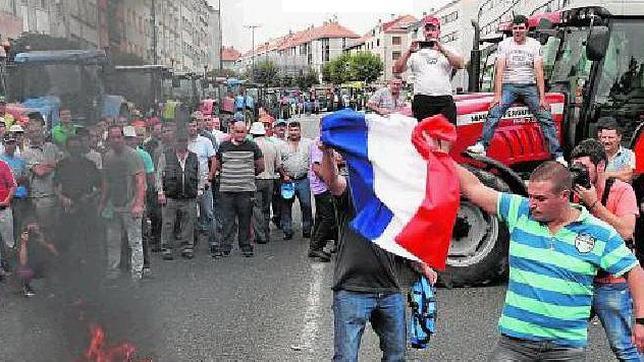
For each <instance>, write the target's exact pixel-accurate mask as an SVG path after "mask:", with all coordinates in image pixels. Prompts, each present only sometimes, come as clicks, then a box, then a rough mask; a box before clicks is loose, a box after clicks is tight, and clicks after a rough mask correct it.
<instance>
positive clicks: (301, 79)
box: [295, 67, 320, 89]
mask: <svg viewBox="0 0 644 362" xmlns="http://www.w3.org/2000/svg"><path fill="white" fill-rule="evenodd" d="M319 79H320V77H319V74H318V72H317V71H316V70H315V69H313V68H310V67H309V69H307V70H306V72H305V71H302V70H301V71H300V73H299V74H298V75H297V77H295V83H296V85H297V86H298V87H300V89H309V88H311V86H313V85H315V84H318V83H320V80H319Z"/></svg>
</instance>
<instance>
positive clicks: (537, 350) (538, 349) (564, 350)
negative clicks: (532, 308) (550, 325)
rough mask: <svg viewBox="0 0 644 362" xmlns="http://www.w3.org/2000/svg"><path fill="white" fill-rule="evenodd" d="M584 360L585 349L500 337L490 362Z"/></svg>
mask: <svg viewBox="0 0 644 362" xmlns="http://www.w3.org/2000/svg"><path fill="white" fill-rule="evenodd" d="M585 360H586V349H585V348H575V347H566V346H560V345H557V344H554V343H552V342H548V341H542V342H537V341H528V340H525V339H518V338H511V337H508V336H503V335H502V336H501V338H500V339H499V342H498V343H497V345H496V348H495V349H494V352H493V354H492V357H491V358H490V361H494V362H496V361H498V362H509V361H517V362H518V361H526V362H527V361H575V362H583V361H585Z"/></svg>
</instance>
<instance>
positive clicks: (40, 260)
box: [16, 215, 59, 298]
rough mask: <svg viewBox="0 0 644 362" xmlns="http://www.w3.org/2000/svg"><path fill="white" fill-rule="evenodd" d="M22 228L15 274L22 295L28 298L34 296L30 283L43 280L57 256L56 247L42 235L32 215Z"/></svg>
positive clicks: (27, 217) (26, 218) (26, 219)
mask: <svg viewBox="0 0 644 362" xmlns="http://www.w3.org/2000/svg"><path fill="white" fill-rule="evenodd" d="M23 224H24V228H23V231H22V232H21V233H20V238H19V240H18V267H17V268H16V274H17V276H18V279H19V280H20V282H21V284H22V293H23V295H24V296H25V297H27V298H30V297H33V296H34V295H36V292H35V291H34V289H33V287H32V286H31V281H32V280H33V279H36V278H44V277H46V276H47V274H49V272H50V271H51V270H52V269H53V268H54V266H53V265H55V264H56V262H57V261H56V260H55V258H56V257H57V256H58V255H59V254H58V250H57V249H56V246H54V244H52V243H51V242H50V241H48V239H47V238H46V237H45V235H43V232H42V229H41V228H40V225H39V224H38V222H37V221H36V219H35V218H34V216H33V215H28V216H26V217H25V220H24V223H23Z"/></svg>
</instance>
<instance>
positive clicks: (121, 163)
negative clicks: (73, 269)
mask: <svg viewBox="0 0 644 362" xmlns="http://www.w3.org/2000/svg"><path fill="white" fill-rule="evenodd" d="M108 142H109V144H110V150H109V151H108V152H107V153H106V154H105V156H104V157H103V182H102V187H101V191H102V193H101V200H100V203H99V210H100V214H101V217H102V218H103V219H104V220H105V223H106V228H107V263H108V265H107V268H108V270H107V277H108V278H109V279H115V278H117V277H118V275H119V265H120V262H121V235H123V234H125V235H126V236H127V242H128V246H129V249H130V273H131V277H132V279H133V280H135V281H136V280H139V279H141V277H142V273H143V245H142V233H141V218H142V217H143V211H144V209H145V204H144V202H145V191H146V182H145V169H144V166H143V162H142V161H141V158H140V156H139V155H138V153H137V152H136V151H135V150H133V149H132V148H130V147H128V146H126V145H125V141H124V137H123V130H122V128H121V127H120V126H114V125H113V126H110V127H109V129H108Z"/></svg>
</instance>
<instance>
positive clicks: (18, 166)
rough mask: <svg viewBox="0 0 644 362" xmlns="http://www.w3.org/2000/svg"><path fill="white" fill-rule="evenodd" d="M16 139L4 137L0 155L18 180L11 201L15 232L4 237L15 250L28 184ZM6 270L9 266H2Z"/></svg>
mask: <svg viewBox="0 0 644 362" xmlns="http://www.w3.org/2000/svg"><path fill="white" fill-rule="evenodd" d="M16 143H17V142H16V138H15V137H14V135H13V134H11V133H9V134H6V135H5V137H4V144H5V149H4V152H2V153H1V154H0V160H2V161H4V162H5V163H6V164H7V165H9V168H10V169H11V172H12V174H13V177H14V179H15V180H16V184H17V188H16V192H15V193H14V195H13V197H12V199H11V205H10V206H11V213H12V216H13V224H12V227H11V229H12V230H13V235H12V236H11V237H9V236H3V237H2V239H3V241H4V243H5V245H7V246H9V248H11V249H13V248H14V246H15V240H17V239H18V236H19V234H20V220H21V219H22V217H23V215H24V214H25V211H26V210H27V208H28V206H27V200H26V197H27V188H26V187H25V185H26V183H27V164H26V163H25V160H23V159H22V157H20V156H18V155H17V154H16V149H17V146H16ZM8 230H9V229H8V228H5V227H3V228H2V232H1V233H2V234H3V235H4V233H6V232H8ZM2 266H3V267H4V268H5V269H6V268H7V265H6V264H5V265H2Z"/></svg>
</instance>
